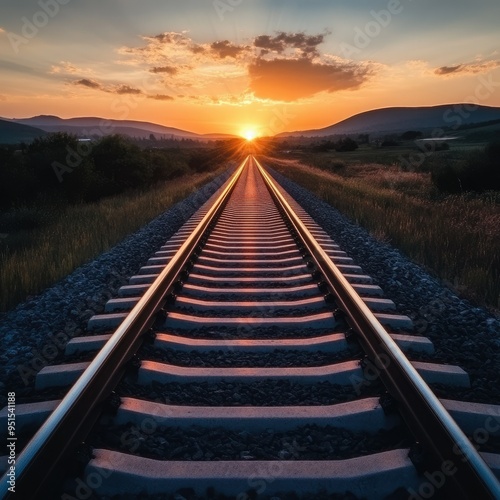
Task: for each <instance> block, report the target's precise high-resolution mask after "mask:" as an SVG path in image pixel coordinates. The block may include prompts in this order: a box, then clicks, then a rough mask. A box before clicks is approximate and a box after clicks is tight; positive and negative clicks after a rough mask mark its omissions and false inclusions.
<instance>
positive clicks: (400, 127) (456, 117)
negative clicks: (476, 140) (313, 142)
mask: <svg viewBox="0 0 500 500" xmlns="http://www.w3.org/2000/svg"><path fill="white" fill-rule="evenodd" d="M495 119H500V108H497V107H493V106H481V105H476V104H471V103H456V104H442V105H438V106H413V107H410V106H394V107H388V108H379V109H373V110H369V111H363V112H361V113H357V114H355V115H353V116H350V117H349V118H346V119H344V120H341V121H339V122H337V123H334V124H333V125H329V126H327V127H323V128H318V129H310V130H299V131H294V132H283V133H281V134H278V137H300V136H304V137H327V136H330V135H349V134H363V133H369V134H380V135H383V134H388V133H395V132H404V131H407V130H415V129H416V130H424V129H434V128H443V129H450V128H451V129H452V130H456V129H457V128H459V126H461V125H466V124H471V123H481V122H486V121H490V120H495Z"/></svg>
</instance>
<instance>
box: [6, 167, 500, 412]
mask: <svg viewBox="0 0 500 500" xmlns="http://www.w3.org/2000/svg"><path fill="white" fill-rule="evenodd" d="M228 174H229V173H226V174H224V175H223V176H220V177H218V178H217V179H216V180H214V181H213V182H212V183H210V184H209V185H208V186H206V187H205V188H204V189H202V190H201V191H200V192H198V193H195V194H193V195H191V196H190V197H188V198H187V199H186V200H185V201H183V202H181V203H179V204H177V205H176V206H174V207H173V208H172V209H170V210H168V211H167V212H166V213H164V214H162V215H161V216H160V217H158V218H157V219H155V220H154V221H153V222H151V223H150V224H148V225H147V226H145V227H144V228H142V229H141V230H139V231H137V232H136V233H134V234H133V235H131V236H129V237H128V238H126V239H125V240H124V241H123V242H122V243H120V244H119V245H117V246H116V247H114V248H113V249H111V250H110V251H109V252H106V253H105V254H103V255H102V256H100V257H99V258H98V259H96V260H94V261H92V262H90V263H88V264H86V265H84V266H82V267H81V268H79V269H77V270H76V271H75V272H74V273H72V274H71V275H70V276H68V277H67V278H65V279H64V280H62V281H61V282H59V283H58V284H57V285H55V286H54V287H52V288H50V289H48V290H46V291H45V292H43V293H42V294H40V295H39V296H37V297H34V298H32V299H30V300H28V301H26V302H25V303H23V304H21V305H19V306H18V307H17V308H16V309H15V310H13V311H11V312H9V313H8V314H5V315H3V317H2V318H1V320H0V338H1V339H2V340H1V341H2V345H3V350H2V353H1V354H0V389H2V391H1V392H2V397H3V394H5V393H6V392H7V391H10V390H16V388H17V386H19V387H21V388H22V387H24V386H25V385H29V384H30V383H31V382H32V381H33V376H34V373H35V372H36V371H37V370H39V369H41V368H42V367H43V365H44V364H48V363H52V362H53V361H55V360H56V359H57V358H56V356H60V355H61V354H62V350H63V347H61V346H64V344H65V342H66V341H67V340H68V339H69V338H71V337H73V336H77V335H80V334H82V333H84V331H85V327H86V323H87V321H88V319H89V318H90V317H91V316H92V315H94V314H98V313H100V312H102V310H103V306H104V304H105V302H106V301H107V300H108V299H109V298H111V297H114V296H116V292H117V290H118V288H119V287H120V286H122V285H124V284H126V283H127V282H128V278H129V277H130V276H131V275H133V274H134V273H136V272H137V270H138V269H139V268H140V267H141V265H144V264H145V263H146V262H147V260H148V259H149V258H150V257H151V256H152V255H153V254H154V252H155V251H157V250H158V249H159V247H160V246H161V245H162V244H164V242H165V241H166V240H167V239H168V238H169V237H170V236H172V235H173V234H174V233H175V232H176V231H177V230H178V228H179V227H180V226H181V225H182V224H183V223H184V222H185V221H186V220H187V219H188V218H189V216H190V215H191V214H192V213H194V212H195V210H196V209H197V208H198V207H199V206H201V205H202V203H203V202H204V201H205V200H206V199H208V197H209V196H210V195H211V194H212V193H213V192H214V191H215V190H216V189H217V187H219V186H220V185H221V184H222V183H223V181H224V180H225V179H226V178H227V176H228ZM273 175H275V177H276V179H277V180H278V182H280V183H281V184H282V185H283V187H284V188H285V189H286V190H287V191H288V192H289V193H290V194H291V195H292V196H293V197H294V198H295V199H296V200H297V201H298V202H299V203H300V204H301V205H302V206H303V207H304V208H305V209H306V210H307V211H308V212H309V213H310V215H311V216H312V217H313V218H314V219H315V220H316V221H317V222H318V223H319V224H320V225H321V226H322V227H323V228H324V229H325V231H326V232H327V233H328V234H329V235H330V236H331V237H332V238H333V240H334V241H335V242H336V243H337V244H339V245H340V247H341V249H342V250H344V251H345V252H347V254H348V255H349V256H350V257H352V258H353V259H354V261H355V263H356V264H359V265H361V266H362V268H363V271H364V272H365V273H366V274H369V275H370V276H372V277H373V278H374V280H375V282H376V284H379V285H380V286H381V287H382V288H383V290H384V292H385V294H386V297H387V298H390V299H392V300H393V301H394V302H395V303H396V306H397V308H398V313H401V314H407V315H409V316H410V317H411V318H412V319H413V320H414V322H415V325H416V332H417V333H420V334H422V335H425V336H427V337H429V338H430V339H431V340H432V341H433V342H434V344H435V346H436V352H437V359H439V360H441V361H442V362H445V363H450V364H457V365H459V366H461V367H462V368H464V369H465V370H466V371H467V372H468V373H469V374H470V376H471V380H472V389H471V390H466V391H463V393H462V395H463V396H464V398H465V399H467V400H471V401H481V402H495V403H500V393H499V391H498V387H500V369H499V368H500V322H499V320H498V318H495V317H494V316H493V315H492V314H491V313H489V312H488V311H487V310H485V309H483V308H479V307H475V306H474V305H473V304H471V303H469V302H468V301H466V300H463V299H461V298H459V297H457V296H456V295H455V294H454V293H453V292H452V291H451V290H449V289H448V288H446V287H445V286H443V285H442V284H441V283H440V282H439V281H438V280H437V279H435V278H433V277H432V276H430V275H429V274H428V273H427V272H426V271H424V270H423V269H422V268H421V267H419V266H418V265H416V264H414V263H412V262H410V261H409V260H408V259H407V258H405V257H404V256H403V255H402V254H401V253H400V252H398V251H397V250H395V249H393V248H391V247H390V246H389V245H387V244H384V243H381V242H379V241H377V240H376V239H374V238H372V237H371V236H370V234H369V233H368V232H367V231H366V230H364V229H363V228H360V227H358V226H356V225H355V224H354V223H352V222H351V221H349V220H348V219H347V218H346V217H344V216H343V215H342V214H340V213H339V212H338V211H337V210H336V209H334V208H332V207H331V206H329V205H328V204H326V203H324V202H322V201H321V200H319V199H318V198H317V197H316V196H314V195H313V194H311V193H310V192H308V191H307V190H305V189H303V188H301V187H300V186H298V185H297V184H295V183H292V182H291V181H289V180H287V179H286V178H284V177H283V176H281V175H280V174H277V173H275V172H273ZM200 330H203V329H200ZM211 330H212V329H211ZM200 333H201V332H200ZM228 333H233V332H228ZM265 333H266V335H264V337H265V336H268V334H276V333H278V332H265ZM301 333H302V335H304V334H305V332H301ZM328 333H331V332H328ZM213 334H215V335H216V336H217V338H219V337H220V336H221V334H222V337H224V338H227V336H226V335H224V332H221V331H217V332H213ZM287 334H289V332H287ZM318 334H320V332H318V331H311V335H318ZM51 336H52V337H51ZM228 336H229V337H232V335H228ZM306 336H308V335H306ZM54 354H55V356H54ZM51 358H52V359H51ZM54 358H55V359H54ZM19 367H23V368H24V370H25V371H24V372H23V374H24V380H23V379H22V378H21V376H20V375H19ZM25 382H26V384H25ZM459 395H460V394H455V396H457V397H458V396H459ZM0 404H2V406H3V404H4V401H3V400H0Z"/></svg>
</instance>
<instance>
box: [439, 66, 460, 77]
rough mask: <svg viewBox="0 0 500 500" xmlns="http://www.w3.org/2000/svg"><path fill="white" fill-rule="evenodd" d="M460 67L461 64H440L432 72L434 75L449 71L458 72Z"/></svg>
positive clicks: (446, 73)
mask: <svg viewBox="0 0 500 500" xmlns="http://www.w3.org/2000/svg"><path fill="white" fill-rule="evenodd" d="M461 68H462V65H461V64H459V65H458V66H441V67H440V68H437V69H436V70H435V71H434V73H436V75H449V74H450V73H457V72H460V71H461Z"/></svg>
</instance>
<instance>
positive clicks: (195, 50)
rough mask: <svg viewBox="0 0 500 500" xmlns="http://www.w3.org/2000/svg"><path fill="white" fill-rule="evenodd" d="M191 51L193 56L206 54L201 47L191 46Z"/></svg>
mask: <svg viewBox="0 0 500 500" xmlns="http://www.w3.org/2000/svg"><path fill="white" fill-rule="evenodd" d="M189 49H190V50H191V52H192V53H193V54H204V53H205V49H204V48H203V47H202V46H201V45H196V44H194V45H191V47H189Z"/></svg>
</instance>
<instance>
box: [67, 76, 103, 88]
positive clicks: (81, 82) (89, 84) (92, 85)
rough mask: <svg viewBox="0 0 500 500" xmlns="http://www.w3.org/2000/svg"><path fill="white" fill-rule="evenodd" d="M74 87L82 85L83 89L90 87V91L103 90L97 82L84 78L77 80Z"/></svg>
mask: <svg viewBox="0 0 500 500" xmlns="http://www.w3.org/2000/svg"><path fill="white" fill-rule="evenodd" d="M73 85H81V86H82V87H88V88H89V89H102V87H101V84H100V83H99V82H96V81H95V80H89V79H88V78H82V79H81V80H76V81H74V82H73Z"/></svg>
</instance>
